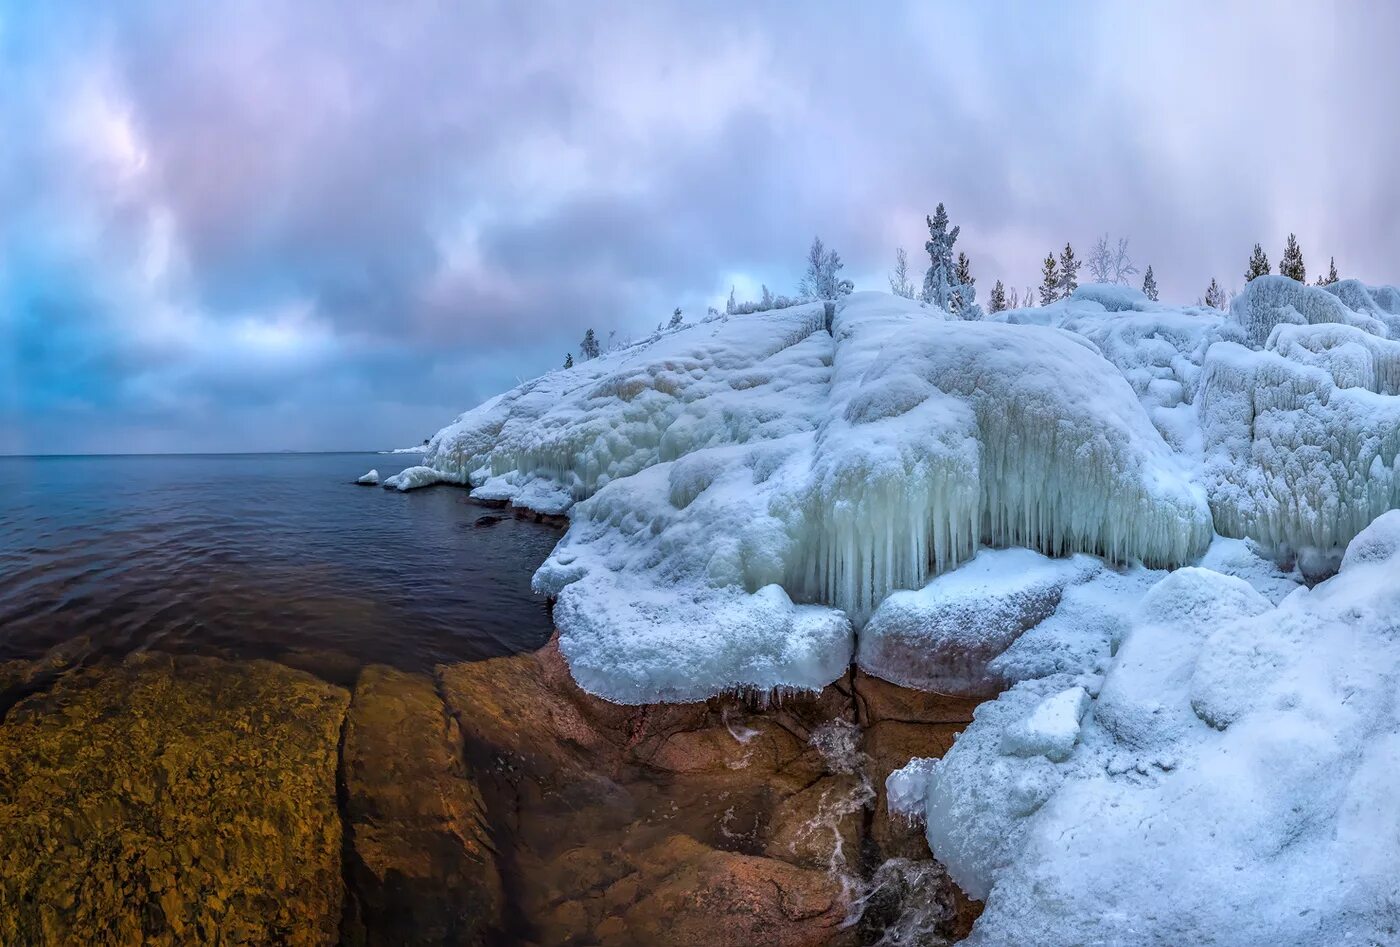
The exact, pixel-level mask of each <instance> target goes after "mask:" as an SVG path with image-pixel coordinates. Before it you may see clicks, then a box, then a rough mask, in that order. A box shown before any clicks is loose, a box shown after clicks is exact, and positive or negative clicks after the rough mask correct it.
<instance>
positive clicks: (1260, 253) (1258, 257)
mask: <svg viewBox="0 0 1400 947" xmlns="http://www.w3.org/2000/svg"><path fill="white" fill-rule="evenodd" d="M1269 273H1270V269H1269V257H1268V256H1267V255H1266V254H1265V253H1264V248H1263V247H1261V246H1260V245H1259V244H1257V243H1256V244H1255V245H1254V252H1253V253H1251V254H1250V255H1249V269H1247V270H1245V271H1244V281H1245V282H1246V283H1248V282H1249V281H1250V280H1252V279H1254V277H1256V276H1268V275H1269Z"/></svg>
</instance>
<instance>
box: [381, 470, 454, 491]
mask: <svg viewBox="0 0 1400 947" xmlns="http://www.w3.org/2000/svg"><path fill="white" fill-rule="evenodd" d="M450 482H451V478H449V477H446V476H444V475H443V473H442V472H441V471H440V470H435V469H434V468H432V467H424V466H418V467H408V468H405V469H404V470H401V471H399V472H398V473H396V474H394V475H393V476H392V477H385V478H384V483H383V484H382V486H383V487H384V489H386V490H389V489H393V490H398V491H399V492H400V493H407V492H408V491H409V490H417V489H419V488H420V487H431V486H433V485H434V484H438V483H450Z"/></svg>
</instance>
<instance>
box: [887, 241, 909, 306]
mask: <svg viewBox="0 0 1400 947" xmlns="http://www.w3.org/2000/svg"><path fill="white" fill-rule="evenodd" d="M890 292H892V293H894V294H895V295H896V296H903V297H904V298H905V299H913V298H914V284H913V283H912V282H910V280H909V255H908V254H907V253H905V252H904V248H903V247H899V248H898V249H896V250H895V251H894V272H893V273H891V274H890Z"/></svg>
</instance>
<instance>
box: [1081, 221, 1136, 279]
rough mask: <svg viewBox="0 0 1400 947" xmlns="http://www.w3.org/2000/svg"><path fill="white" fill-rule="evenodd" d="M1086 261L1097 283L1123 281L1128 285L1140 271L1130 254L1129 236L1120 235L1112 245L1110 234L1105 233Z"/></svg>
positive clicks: (1090, 273)
mask: <svg viewBox="0 0 1400 947" xmlns="http://www.w3.org/2000/svg"><path fill="white" fill-rule="evenodd" d="M1085 262H1086V263H1087V264H1088V266H1089V275H1090V276H1091V277H1092V278H1093V280H1094V282H1096V283H1122V284H1123V285H1124V286H1126V285H1128V284H1129V283H1130V282H1131V279H1130V278H1131V277H1133V276H1136V275H1137V271H1138V268H1137V266H1136V265H1135V264H1134V263H1133V258H1132V257H1131V256H1130V255H1129V254H1128V238H1127V237H1119V238H1118V242H1117V243H1116V244H1113V245H1110V244H1109V241H1108V234H1104V235H1103V236H1102V237H1100V238H1099V240H1098V242H1097V243H1095V244H1094V249H1093V250H1091V251H1089V257H1088V259H1087V260H1086V261H1085Z"/></svg>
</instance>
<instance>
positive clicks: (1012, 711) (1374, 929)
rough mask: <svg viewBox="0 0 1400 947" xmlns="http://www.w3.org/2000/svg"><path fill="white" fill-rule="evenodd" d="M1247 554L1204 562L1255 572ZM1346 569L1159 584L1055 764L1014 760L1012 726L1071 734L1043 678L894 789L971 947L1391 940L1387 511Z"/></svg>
mask: <svg viewBox="0 0 1400 947" xmlns="http://www.w3.org/2000/svg"><path fill="white" fill-rule="evenodd" d="M1243 552H1244V550H1242V549H1241V548H1240V547H1238V546H1236V547H1232V548H1227V549H1224V550H1222V552H1221V553H1220V554H1219V557H1220V559H1221V560H1222V561H1230V562H1234V563H1235V564H1236V565H1237V566H1241V567H1242V568H1241V571H1242V572H1243V573H1244V574H1245V575H1247V576H1250V577H1251V578H1253V577H1255V576H1261V577H1265V578H1267V575H1268V572H1269V570H1268V567H1267V566H1263V567H1259V568H1248V567H1244V562H1243V559H1242V554H1243ZM1342 563H1343V564H1342V567H1341V571H1340V572H1339V573H1338V574H1337V575H1336V576H1334V577H1333V578H1331V579H1328V580H1327V581H1325V582H1323V583H1321V584H1319V585H1318V586H1316V587H1315V588H1313V589H1307V588H1304V587H1296V588H1295V589H1294V590H1293V591H1292V592H1290V593H1288V594H1287V595H1285V596H1284V597H1283V598H1282V599H1281V601H1279V602H1278V604H1276V605H1275V604H1271V603H1270V602H1269V601H1268V600H1266V598H1265V597H1264V595H1261V594H1260V589H1258V588H1255V587H1252V586H1251V584H1250V583H1247V582H1245V581H1242V580H1241V579H1239V578H1234V577H1227V576H1224V575H1221V574H1219V573H1216V572H1213V571H1211V570H1207V569H1200V568H1195V569H1182V570H1179V571H1177V572H1175V573H1172V574H1171V575H1170V576H1168V577H1166V578H1164V579H1163V580H1162V581H1160V582H1159V583H1158V584H1157V585H1156V586H1155V587H1154V588H1153V589H1152V591H1151V592H1150V593H1149V594H1148V595H1147V596H1146V597H1144V598H1143V600H1142V602H1141V604H1140V607H1139V608H1138V609H1137V612H1136V615H1135V617H1134V618H1133V620H1132V626H1131V628H1130V630H1129V631H1128V633H1127V635H1126V636H1125V638H1124V640H1123V643H1122V645H1121V647H1120V648H1119V651H1118V653H1117V655H1116V656H1115V657H1114V660H1113V663H1112V664H1111V666H1110V667H1109V668H1108V670H1107V673H1106V674H1105V675H1104V676H1103V677H1102V679H1101V680H1094V679H1092V678H1091V679H1089V680H1087V682H1085V681H1080V682H1079V683H1080V684H1081V686H1084V688H1085V692H1086V693H1087V694H1088V695H1089V696H1091V697H1093V698H1094V699H1093V700H1092V701H1091V702H1090V705H1089V708H1088V710H1087V712H1086V713H1085V714H1084V715H1083V717H1082V719H1081V721H1080V724H1079V732H1078V737H1077V739H1076V740H1075V742H1074V743H1073V746H1072V749H1071V750H1070V752H1069V753H1068V755H1066V756H1064V757H1063V759H1061V760H1060V761H1056V760H1055V759H1054V758H1053V757H1052V756H1049V755H1043V754H1042V755H1026V754H1025V753H1024V752H1023V749H1022V748H1023V747H1024V746H1025V743H1024V742H1023V741H1024V739H1025V735H1026V734H1027V732H1043V733H1049V732H1054V733H1057V734H1061V733H1068V732H1069V730H1071V729H1073V728H1072V727H1071V726H1070V724H1069V719H1070V717H1071V716H1072V715H1071V714H1069V713H1067V712H1065V711H1064V708H1063V707H1061V706H1060V704H1059V703H1058V701H1063V702H1064V704H1066V705H1068V704H1070V703H1072V701H1071V698H1070V697H1066V696H1064V695H1065V694H1067V693H1072V692H1073V687H1072V686H1071V680H1070V678H1069V676H1068V675H1064V674H1056V675H1051V676H1049V677H1046V678H1042V679H1038V680H1029V681H1025V682H1023V683H1021V684H1018V685H1017V686H1015V687H1013V688H1012V689H1010V690H1008V691H1007V692H1005V693H1004V694H1002V695H1001V697H999V698H998V699H997V700H995V701H992V702H989V703H986V704H984V705H982V707H980V708H979V709H978V711H977V714H976V719H975V721H974V722H973V724H972V725H971V726H970V727H969V728H968V730H967V731H966V732H964V734H963V735H962V736H961V737H960V738H959V740H958V741H957V743H956V744H955V745H954V747H953V749H952V750H951V751H950V752H949V753H948V755H947V756H946V757H945V758H944V759H943V760H942V761H940V762H937V763H929V762H928V761H920V762H919V763H918V764H917V765H916V766H914V767H913V768H912V769H911V770H910V771H909V773H908V774H907V775H905V774H900V773H897V774H896V775H895V776H892V777H891V780H890V785H891V788H892V791H893V787H895V786H896V785H897V786H898V787H899V789H900V792H901V799H903V800H905V805H906V806H907V805H909V804H910V803H909V797H910V796H911V795H917V792H918V790H922V791H923V799H922V802H923V807H922V808H923V814H924V816H925V818H926V820H927V831H928V835H929V840H930V843H931V845H932V846H933V850H934V853H935V855H936V856H938V857H939V858H940V859H941V860H942V861H943V862H944V863H945V864H946V865H947V866H948V869H949V871H950V873H951V874H952V876H953V877H954V879H955V880H957V881H958V883H959V884H960V885H961V886H962V887H963V888H964V890H966V891H967V892H968V893H969V894H970V895H972V896H974V897H981V898H985V899H986V910H985V912H984V913H983V915H982V917H981V919H980V920H979V921H978V923H977V925H976V927H975V928H974V930H973V933H972V936H971V938H970V940H969V941H968V943H970V944H974V945H983V944H985V945H991V944H998V945H999V944H1009V943H1035V944H1043V945H1048V947H1054V945H1057V944H1064V945H1070V944H1084V943H1103V944H1129V943H1131V944H1144V945H1164V947H1165V945H1176V944H1182V943H1214V944H1222V945H1253V944H1302V943H1329V944H1332V943H1351V942H1355V943H1389V942H1390V941H1391V940H1393V939H1394V931H1395V930H1396V929H1397V925H1400V905H1397V903H1396V901H1395V898H1394V883H1393V879H1394V877H1395V874H1396V872H1397V871H1398V870H1400V831H1397V826H1400V803H1397V801H1396V796H1395V794H1394V792H1393V791H1392V782H1393V773H1394V771H1395V767H1397V766H1400V739H1397V737H1396V735H1395V734H1396V733H1397V732H1400V705H1398V704H1397V702H1396V700H1395V697H1394V695H1395V691H1396V688H1397V686H1400V635H1397V632H1400V625H1397V619H1396V616H1397V615H1400V583H1397V582H1396V581H1395V579H1396V576H1397V575H1400V511H1391V512H1387V513H1385V514H1383V515H1382V516H1380V517H1378V518H1377V519H1376V520H1375V522H1373V523H1372V524H1371V525H1370V526H1368V527H1367V528H1366V529H1365V530H1363V531H1362V532H1361V533H1360V534H1359V535H1358V536H1357V537H1356V538H1355V539H1354V540H1352V542H1351V544H1350V545H1349V547H1348V551H1347V553H1346V555H1345V557H1344V558H1343V560H1342ZM1272 584H1273V580H1272V579H1269V580H1268V581H1267V582H1266V584H1265V588H1268V589H1269V591H1271V592H1273V591H1277V590H1274V589H1272V588H1270V586H1271V585H1272ZM1075 710H1076V713H1077V708H1075ZM1038 717H1039V718H1041V719H1042V720H1053V721H1058V722H1059V724H1061V725H1062V726H1058V727H1057V726H1049V725H1048V724H1047V725H1046V726H1043V727H1042V726H1041V724H1040V722H1039V721H1038V719H1037V718H1038ZM1067 742H1068V740H1067V738H1066V739H1062V740H1061V741H1060V742H1059V743H1057V744H1056V746H1057V747H1063V746H1064V745H1065V744H1066V743H1067Z"/></svg>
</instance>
